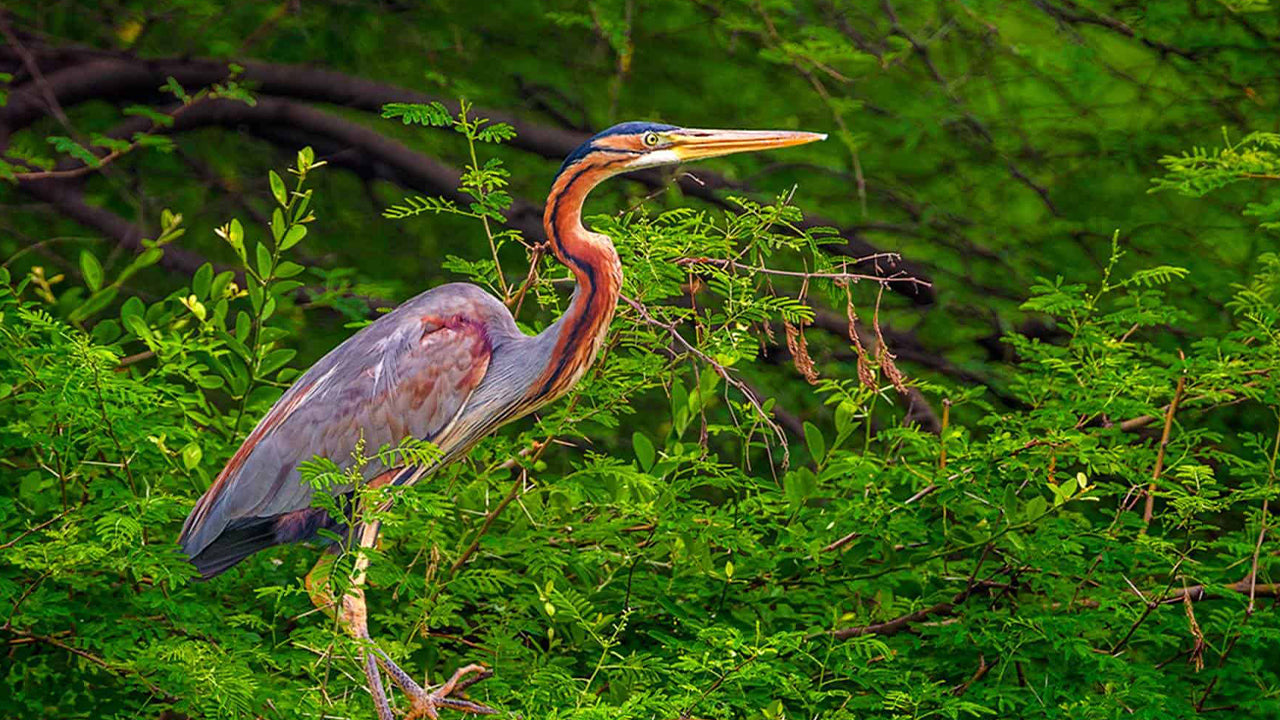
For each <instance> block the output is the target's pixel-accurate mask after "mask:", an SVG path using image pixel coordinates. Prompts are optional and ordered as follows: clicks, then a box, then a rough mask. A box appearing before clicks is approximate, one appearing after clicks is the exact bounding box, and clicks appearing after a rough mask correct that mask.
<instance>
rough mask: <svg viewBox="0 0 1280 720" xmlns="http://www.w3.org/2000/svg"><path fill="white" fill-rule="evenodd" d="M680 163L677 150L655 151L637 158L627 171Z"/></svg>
mask: <svg viewBox="0 0 1280 720" xmlns="http://www.w3.org/2000/svg"><path fill="white" fill-rule="evenodd" d="M678 162H680V156H679V155H677V154H676V151H675V150H654V151H653V152H651V153H648V154H645V155H641V156H640V157H638V158H636V160H635V162H633V163H631V164H630V165H628V166H627V169H628V170H634V169H636V168H647V167H657V166H659V165H675V164H676V163H678Z"/></svg>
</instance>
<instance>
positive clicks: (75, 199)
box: [21, 180, 204, 275]
mask: <svg viewBox="0 0 1280 720" xmlns="http://www.w3.org/2000/svg"><path fill="white" fill-rule="evenodd" d="M21 187H22V189H23V190H25V191H26V192H27V193H28V194H30V195H31V196H32V197H34V198H36V199H38V200H41V201H43V202H46V203H49V204H50V205H52V206H53V207H55V208H57V209H58V210H59V211H60V212H62V213H63V214H64V215H66V216H67V217H68V218H70V219H72V220H75V221H76V222H78V223H80V224H81V225H84V226H85V227H87V228H92V229H94V230H97V231H98V232H100V233H102V234H103V235H105V236H107V237H108V238H111V239H112V240H113V241H115V243H116V244H117V245H119V246H120V247H122V248H125V249H126V250H131V251H133V252H134V253H139V252H142V250H143V249H144V248H143V247H142V240H143V238H145V237H146V231H145V230H144V229H143V228H142V227H140V226H138V225H135V224H133V223H131V222H129V221H128V220H126V219H124V218H123V217H120V216H119V215H117V214H115V213H114V212H112V211H110V210H107V209H105V208H100V207H96V206H93V205H90V204H89V203H87V202H85V199H84V195H83V194H81V193H80V190H79V189H78V188H76V186H74V185H72V184H69V183H67V182H64V181H60V180H37V181H32V182H24V183H22V184H21ZM203 264H204V258H202V257H200V256H199V255H197V254H195V253H193V252H190V251H188V250H183V249H182V248H179V247H174V246H173V245H167V246H165V249H164V255H163V256H162V257H161V258H160V267H163V268H165V269H166V270H173V271H175V272H181V273H185V274H188V275H189V274H191V273H194V272H195V271H196V270H197V269H199V268H200V266H201V265H203Z"/></svg>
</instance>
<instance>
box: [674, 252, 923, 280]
mask: <svg viewBox="0 0 1280 720" xmlns="http://www.w3.org/2000/svg"><path fill="white" fill-rule="evenodd" d="M900 259H901V257H900V256H899V255H898V254H897V253H888V252H884V253H876V254H874V255H870V256H867V257H864V258H858V259H856V260H854V261H853V262H855V263H864V262H874V261H876V260H900ZM676 264H677V265H711V266H713V267H718V268H731V269H733V270H745V271H747V272H751V273H762V274H764V275H781V276H784V277H794V278H803V279H805V280H810V279H813V278H819V279H823V280H842V281H844V280H855V281H856V280H868V281H871V282H877V283H886V282H889V281H893V282H907V283H914V284H918V285H920V286H922V287H933V285H932V284H931V283H929V282H926V281H924V280H921V279H919V278H916V277H912V276H910V275H908V274H907V273H905V272H899V273H895V274H893V275H868V274H865V273H849V272H839V273H818V272H799V271H794V270H775V269H773V268H767V267H760V266H758V265H747V264H746V263H740V262H737V261H735V260H729V259H726V258H709V257H686V258H680V259H679V260H676Z"/></svg>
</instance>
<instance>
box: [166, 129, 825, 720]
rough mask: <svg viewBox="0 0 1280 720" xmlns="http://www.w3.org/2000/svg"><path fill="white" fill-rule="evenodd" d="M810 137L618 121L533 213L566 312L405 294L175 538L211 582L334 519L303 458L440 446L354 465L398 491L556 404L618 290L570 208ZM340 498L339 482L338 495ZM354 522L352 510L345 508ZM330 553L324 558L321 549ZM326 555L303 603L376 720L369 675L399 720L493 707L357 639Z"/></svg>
mask: <svg viewBox="0 0 1280 720" xmlns="http://www.w3.org/2000/svg"><path fill="white" fill-rule="evenodd" d="M825 137H826V136H825V135H820V134H816V133H806V132H787V131H746V130H695V129H690V128H680V127H675V126H672V125H661V124H656V123H646V122H628V123H622V124H621V125H615V126H614V127H611V128H609V129H608V130H605V131H604V132H602V133H600V134H598V135H596V136H595V137H593V138H591V139H590V140H588V141H587V142H586V143H584V144H583V145H582V146H581V147H579V148H578V149H576V150H574V151H573V152H572V153H571V154H570V155H569V157H568V158H566V159H565V161H564V164H563V165H562V166H561V167H560V172H559V173H558V174H557V175H556V178H555V181H554V182H553V183H552V186H551V193H550V195H549V196H548V197H547V205H546V213H545V215H544V218H543V222H544V225H545V227H546V232H547V238H548V239H549V240H550V244H551V249H552V251H553V252H554V253H555V255H556V257H557V258H558V259H559V260H560V262H562V263H564V264H565V265H566V266H568V268H569V269H570V271H572V273H573V275H574V278H575V279H576V281H577V286H576V287H575V289H574V292H573V299H572V300H571V301H570V303H569V308H568V310H567V311H566V312H565V314H564V315H563V316H562V317H560V319H558V320H556V321H555V322H554V323H552V324H551V325H550V326H549V327H548V328H547V329H546V330H544V331H543V332H541V333H539V334H538V335H536V336H533V337H530V336H528V335H525V334H524V333H522V332H521V331H520V330H519V329H517V327H516V323H515V320H514V319H513V318H512V316H511V313H510V312H509V311H508V310H507V308H506V306H505V305H503V303H502V302H501V301H500V300H498V299H497V298H495V297H493V296H492V295H490V294H489V293H487V292H486V291H484V290H482V289H481V288H479V287H477V286H475V285H470V284H465V283H451V284H448V285H442V286H440V287H437V288H434V289H432V290H428V291H427V292H424V293H422V294H421V295H419V296H417V297H415V298H413V299H412V300H409V301H408V302H406V303H404V304H403V305H401V306H400V307H398V308H396V309H395V310H394V311H392V312H390V313H388V314H387V315H385V316H383V317H382V318H380V319H379V320H378V321H377V322H374V323H373V324H371V325H369V326H368V327H365V328H364V329H362V330H360V331H359V332H357V333H356V334H355V335H353V336H351V337H350V338H349V339H347V340H346V341H345V342H343V343H342V344H341V345H339V346H338V347H337V348H334V350H333V351H332V352H330V353H329V354H328V355H326V356H325V357H324V358H323V359H321V360H320V361H319V362H317V363H316V364H315V365H314V366H312V367H311V368H310V369H309V370H308V371H307V372H306V373H304V374H303V375H302V376H301V377H300V378H298V380H297V381H296V382H294V384H293V386H292V387H291V388H289V390H288V392H286V393H285V394H284V395H283V396H282V397H281V398H280V399H279V400H278V401H277V402H276V403H275V405H274V406H272V408H271V410H270V411H269V412H268V413H267V414H266V416H265V417H263V418H262V420H261V421H260V422H259V423H258V425H257V427H255V428H254V430H253V432H251V433H250V434H249V436H248V438H246V439H245V441H244V444H243V445H241V446H240V449H239V450H237V451H236V453H235V455H234V456H232V458H231V460H230V462H228V463H227V466H226V468H224V469H223V471H222V472H221V473H220V474H219V475H218V478H217V479H216V480H215V481H214V482H213V485H212V486H210V487H209V489H208V491H207V492H205V494H204V496H203V497H201V498H200V500H199V501H198V502H197V503H196V505H195V508H194V509H192V511H191V515H190V516H189V517H188V518H187V521H186V523H185V524H184V525H183V528H182V535H181V536H180V538H179V542H180V543H181V544H182V548H183V550H184V551H185V552H186V553H187V555H188V556H189V557H190V558H191V562H192V563H193V564H194V565H195V567H196V569H197V570H198V571H199V572H200V575H201V576H202V577H204V578H211V577H213V576H215V575H218V574H219V573H222V572H224V571H225V570H227V568H230V567H231V566H233V565H235V564H236V563H238V562H240V561H241V560H243V559H245V558H246V557H248V556H249V555H251V554H253V553H255V552H257V551H259V550H262V549H265V548H268V547H271V546H273V545H278V544H281V543H287V542H297V541H301V540H306V539H308V538H311V537H313V536H315V535H316V533H317V532H318V531H319V530H320V529H322V528H326V529H330V530H333V529H338V528H339V527H340V526H341V523H339V522H338V521H336V520H334V519H333V518H331V517H330V515H329V513H328V512H327V511H325V510H324V509H321V508H318V507H313V505H312V496H313V494H314V493H315V490H314V489H313V488H312V487H311V486H310V485H309V484H307V483H305V482H302V481H301V477H300V473H299V469H298V467H299V465H301V464H302V463H303V462H305V461H307V460H309V459H311V458H312V457H314V456H317V455H319V456H324V457H328V458H330V459H332V460H335V461H341V460H343V459H344V458H349V457H350V454H351V452H352V450H353V449H354V448H355V447H356V446H357V443H359V442H361V441H363V442H365V443H367V444H368V446H370V447H379V446H381V445H384V444H389V443H395V442H398V441H400V440H401V439H403V438H406V437H413V438H419V439H422V440H427V441H430V442H431V443H433V444H434V445H435V446H436V447H437V448H439V450H440V451H441V453H442V456H441V457H440V459H439V460H438V461H436V462H435V463H433V464H431V465H430V466H407V467H383V466H381V465H380V464H378V463H372V464H370V465H369V466H367V467H365V468H364V469H363V472H364V475H365V481H366V483H367V484H368V485H369V486H374V487H377V486H383V485H388V484H390V485H409V484H412V483H414V482H417V481H419V480H420V479H422V478H423V477H424V476H427V475H429V474H430V473H431V472H432V471H434V470H436V469H437V468H439V467H441V466H442V465H444V464H447V463H449V462H450V461H453V460H456V459H458V458H459V457H461V456H462V455H463V454H465V453H466V452H467V450H469V449H470V448H471V446H473V445H474V444H475V443H476V442H477V441H478V440H480V439H481V438H483V437H484V436H485V435H488V434H489V433H491V432H493V431H494V430H496V429H497V428H498V427H500V426H501V425H504V424H505V423H508V422H511V421H512V420H515V419H517V418H520V417H523V416H525V415H528V414H529V413H531V412H533V411H534V410H536V409H538V408H539V407H542V406H543V405H546V404H547V403H549V402H552V401H553V400H555V399H556V398H559V397H561V396H562V395H564V394H565V393H566V392H568V391H569V389H570V388H572V387H573V386H574V384H575V383H577V382H578V381H579V380H580V379H581V378H582V376H583V373H585V372H586V370H587V368H588V367H589V366H590V365H591V363H592V361H593V360H594V359H595V356H596V352H597V351H598V350H599V349H600V346H601V344H602V343H603V342H604V338H605V333H606V331H607V330H608V328H609V321H610V319H611V318H612V317H613V312H614V307H615V305H616V304H617V301H618V296H619V293H620V291H621V288H622V266H621V264H620V262H619V260H618V253H617V252H616V251H615V250H614V247H613V243H612V242H611V241H610V240H609V238H608V237H606V236H604V235H601V234H599V233H594V232H591V231H589V230H587V229H586V228H585V227H583V225H582V203H583V200H584V199H585V198H586V196H587V193H588V192H590V191H591V189H592V188H593V187H595V186H596V185H598V184H599V183H600V182H601V181H603V180H605V179H607V178H609V177H612V176H614V175H618V174H620V173H624V172H628V171H631V170H638V169H641V168H649V167H655V166H659V165H671V164H675V163H679V162H683V161H687V160H697V159H701V158H710V157H717V156H720V155H729V154H731V153H739V152H750V151H757V150H768V149H772V148H783V147H789V146H792V145H801V144H804V143H810V142H814V141H816V140H822V139H824V138H825ZM346 490H347V491H350V488H347V489H346ZM352 517H353V518H359V517H361V515H360V514H359V513H356V514H354V515H353V516H352ZM349 530H350V531H351V532H350V534H349V535H348V536H349V537H352V538H353V539H355V540H356V541H358V544H359V546H360V547H361V548H369V547H372V546H373V545H374V543H375V541H376V539H377V533H378V524H377V523H376V522H368V523H358V524H357V525H356V527H352V528H349ZM331 549H337V547H336V546H335V547H334V548H331ZM334 557H335V554H334V553H333V552H330V553H327V554H326V556H325V557H324V558H322V559H321V560H320V562H319V563H318V564H317V565H316V568H315V569H314V570H312V572H311V573H310V574H309V575H308V577H307V587H308V589H309V590H311V591H312V599H313V600H314V601H315V602H316V604H317V605H318V606H321V607H325V608H332V609H333V612H335V613H336V614H337V615H338V618H339V620H340V622H341V623H342V625H343V626H344V628H345V629H346V630H347V631H348V632H350V633H351V634H352V635H353V636H355V637H356V638H358V639H359V640H360V641H361V646H362V649H361V653H362V661H363V665H364V671H365V674H366V676H367V677H368V680H369V689H370V692H371V693H372V694H373V699H374V704H375V706H376V708H377V711H378V717H379V719H380V720H391V718H392V715H391V708H390V705H389V704H388V702H387V697H386V693H385V691H384V689H383V686H382V676H381V673H380V672H379V666H381V668H382V670H383V671H385V672H386V673H387V674H388V675H389V676H390V677H391V679H392V680H393V681H394V682H395V683H396V684H397V685H398V686H399V687H400V688H401V690H403V691H404V692H405V694H406V695H408V696H409V697H410V698H411V699H412V707H411V708H410V710H409V713H408V717H409V718H410V719H411V720H412V719H413V718H419V717H428V718H433V719H434V718H436V717H437V716H438V710H439V708H443V707H448V708H453V709H456V710H461V711H464V712H472V713H480V714H485V713H492V712H494V711H493V710H492V709H490V708H488V707H486V706H484V705H480V704H478V703H475V702H472V701H470V700H466V699H464V698H462V697H459V696H458V695H460V691H461V690H462V689H465V688H466V687H467V686H469V685H471V684H472V683H474V682H475V681H476V680H478V679H483V678H484V677H487V676H488V671H487V670H486V669H485V668H484V667H482V666H480V665H469V666H467V667H464V668H462V669H460V670H458V671H457V672H456V673H454V675H453V676H452V677H451V678H450V679H449V680H448V682H446V683H444V684H443V685H441V686H440V687H438V688H434V689H424V688H422V687H421V686H419V685H418V684H417V683H416V682H415V681H414V680H413V679H412V678H411V677H410V676H409V674H408V673H406V672H405V671H403V670H401V669H400V668H399V667H398V666H397V665H396V664H395V663H394V662H392V660H391V658H390V657H389V656H387V654H386V653H384V652H383V651H382V650H381V649H379V648H378V646H377V645H376V644H374V643H373V642H372V641H371V640H370V639H369V633H368V627H367V614H366V607H365V599H364V591H363V589H362V585H363V580H364V578H363V575H364V568H365V566H366V563H367V560H366V559H365V557H366V556H365V555H363V554H361V555H360V556H359V558H358V559H357V562H356V575H355V577H354V578H353V584H352V587H351V588H350V589H349V590H347V591H346V592H345V593H344V594H343V597H342V598H341V599H340V600H335V599H334V598H332V597H330V595H329V594H328V592H327V590H326V589H327V587H328V582H327V576H328V573H329V571H330V569H331V567H332V563H333V559H334Z"/></svg>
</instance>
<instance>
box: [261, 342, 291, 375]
mask: <svg viewBox="0 0 1280 720" xmlns="http://www.w3.org/2000/svg"><path fill="white" fill-rule="evenodd" d="M297 354H298V351H297V350H291V349H288V348H282V349H279V350H272V351H271V352H269V353H267V355H266V356H265V357H263V358H262V363H261V364H260V365H259V366H258V374H259V375H263V376H266V375H270V374H271V373H273V372H275V371H276V370H279V369H280V368H282V367H284V364H285V363H287V362H289V361H290V360H292V359H293V358H294V356H295V355H297Z"/></svg>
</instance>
